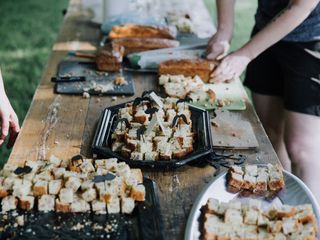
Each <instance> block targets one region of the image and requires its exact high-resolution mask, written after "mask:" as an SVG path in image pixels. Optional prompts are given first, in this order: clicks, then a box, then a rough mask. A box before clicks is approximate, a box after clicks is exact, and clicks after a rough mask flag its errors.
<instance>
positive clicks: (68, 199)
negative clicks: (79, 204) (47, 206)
mask: <svg viewBox="0 0 320 240" xmlns="http://www.w3.org/2000/svg"><path fill="white" fill-rule="evenodd" d="M73 196H74V192H73V190H72V189H71V188H62V189H61V190H60V194H59V198H60V202H61V203H72V202H73V199H74V197H73Z"/></svg>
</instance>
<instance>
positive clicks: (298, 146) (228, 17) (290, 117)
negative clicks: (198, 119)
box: [207, 0, 320, 202]
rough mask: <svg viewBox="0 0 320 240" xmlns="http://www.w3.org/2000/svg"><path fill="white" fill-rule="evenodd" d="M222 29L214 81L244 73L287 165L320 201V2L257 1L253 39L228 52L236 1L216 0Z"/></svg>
mask: <svg viewBox="0 0 320 240" xmlns="http://www.w3.org/2000/svg"><path fill="white" fill-rule="evenodd" d="M216 1H217V9H218V28H217V32H216V34H215V35H214V36H213V37H212V38H211V40H210V41H209V43H208V47H207V58H208V59H216V58H218V59H222V60H221V64H220V65H219V67H218V68H217V69H216V70H215V71H214V72H213V74H212V77H213V79H214V81H215V82H223V81H226V80H229V79H231V78H233V77H239V76H240V75H241V73H242V72H243V71H244V70H245V69H246V67H247V71H246V77H245V82H244V84H245V85H246V86H248V87H249V88H250V89H251V91H252V99H253V103H254V106H255V109H256V111H257V114H258V116H259V118H260V120H261V122H262V124H263V126H264V128H265V130H266V132H267V134H268V136H269V138H270V140H271V142H272V144H273V146H274V148H275V150H276V152H277V154H278V157H279V159H280V161H281V163H282V165H283V166H284V168H285V169H287V170H289V171H291V169H293V170H294V172H295V174H297V175H298V176H299V177H300V178H301V179H302V180H303V181H304V182H305V183H306V184H307V185H308V186H309V187H310V189H311V190H312V191H313V193H314V195H315V196H316V198H317V200H318V201H319V202H320V188H319V185H318V184H319V182H320V174H319V172H320V157H319V155H320V151H319V149H320V148H319V146H320V145H319V144H320V3H319V0H258V9H257V12H256V15H255V27H254V29H253V32H252V38H251V39H250V40H249V41H248V42H247V43H246V44H245V45H244V46H242V47H241V48H240V49H238V50H236V51H234V52H232V53H230V54H227V51H228V49H229V44H230V41H231V38H232V33H233V22H234V5H235V0H216Z"/></svg>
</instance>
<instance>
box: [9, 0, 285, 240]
mask: <svg viewBox="0 0 320 240" xmlns="http://www.w3.org/2000/svg"><path fill="white" fill-rule="evenodd" d="M81 3H82V1H80V0H71V1H70V5H69V9H68V13H67V15H66V17H65V21H64V24H63V26H62V28H61V31H60V33H59V37H58V39H57V41H56V43H55V44H54V46H53V51H52V53H51V56H50V58H49V61H48V64H47V66H46V68H45V70H44V73H43V76H42V80H41V82H40V84H39V86H38V88H37V90H36V92H35V95H34V98H33V101H32V104H31V107H30V109H29V112H28V114H27V116H26V118H25V120H24V123H23V126H22V130H21V133H20V135H19V137H18V139H17V142H16V144H15V146H14V149H13V151H12V153H11V156H10V159H9V163H11V164H17V165H21V164H23V163H24V161H26V160H36V159H48V158H49V157H50V156H51V155H55V156H57V157H60V158H62V159H70V158H71V157H72V156H74V155H76V154H79V153H81V154H83V155H84V156H86V157H92V153H91V151H90V146H91V142H92V137H93V134H94V132H95V126H96V123H97V120H98V118H99V116H100V113H101V111H102V110H103V109H104V108H105V107H107V106H111V105H114V104H116V103H121V102H124V101H128V100H129V99H132V98H133V97H132V98H122V97H119V98H118V100H117V101H112V100H111V97H91V98H90V99H85V98H82V97H79V96H67V95H63V96H62V95H56V94H54V92H53V87H54V85H53V84H52V83H51V82H50V79H51V77H52V76H54V75H55V73H56V69H57V64H58V63H59V62H60V61H61V60H64V59H66V56H67V54H66V53H67V51H69V50H82V51H86V50H88V51H92V50H94V49H95V46H97V45H98V42H99V40H100V30H99V27H98V26H96V25H95V24H93V23H90V21H89V18H90V14H89V13H88V12H87V11H85V10H83V9H82V4H81ZM135 86H136V96H140V95H141V93H142V92H143V91H144V90H151V89H154V90H157V91H159V90H160V88H159V87H158V86H157V82H156V81H154V80H152V78H151V77H150V76H148V75H139V74H137V76H136V77H135ZM246 106H247V110H246V111H239V112H233V113H232V114H236V115H238V117H239V118H241V119H244V120H247V121H249V122H250V123H251V125H252V127H253V129H254V132H255V135H256V137H257V139H258V142H259V148H258V149H257V150H250V151H249V150H247V151H237V153H242V154H246V155H247V156H248V159H249V162H252V163H266V162H268V163H279V162H278V159H277V157H276V154H275V152H274V150H273V148H272V146H271V144H270V142H269V140H268V138H267V136H266V133H265V131H264V130H263V128H262V126H261V123H260V121H259V119H258V117H257V115H256V113H255V111H254V109H253V106H252V105H251V103H250V102H249V100H248V99H247V100H246ZM213 173H214V169H213V168H212V167H210V166H207V167H203V168H198V167H191V166H185V167H181V168H179V169H177V170H175V171H160V172H159V171H150V170H144V174H145V175H146V176H147V177H149V178H151V179H153V180H154V181H155V182H156V183H157V185H158V189H159V198H160V205H161V209H162V217H163V220H164V225H165V226H164V227H165V228H164V229H165V236H166V237H167V239H182V237H183V234H184V230H185V224H186V221H187V218H188V215H189V211H190V209H191V207H192V204H193V202H194V200H195V198H196V197H197V195H198V194H199V192H200V191H201V189H202V188H203V187H204V185H205V184H206V183H207V182H208V181H209V180H210V179H212V177H213Z"/></svg>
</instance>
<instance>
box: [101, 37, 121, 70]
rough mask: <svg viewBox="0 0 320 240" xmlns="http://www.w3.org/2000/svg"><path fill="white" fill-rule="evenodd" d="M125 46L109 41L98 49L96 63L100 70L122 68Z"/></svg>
mask: <svg viewBox="0 0 320 240" xmlns="http://www.w3.org/2000/svg"><path fill="white" fill-rule="evenodd" d="M123 55H124V47H123V46H121V45H119V44H115V43H109V44H107V45H105V46H104V47H103V48H100V49H99V50H98V51H97V55H96V64H97V69H98V70H99V71H109V72H117V71H120V69H121V63H122V59H123Z"/></svg>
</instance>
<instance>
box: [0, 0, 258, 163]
mask: <svg viewBox="0 0 320 240" xmlns="http://www.w3.org/2000/svg"><path fill="white" fill-rule="evenodd" d="M205 2H206V3H207V5H208V7H209V9H210V13H211V14H212V16H214V15H215V6H214V2H215V0H205ZM67 5H68V0H23V1H21V0H10V1H4V0H2V1H0V16H1V21H0V36H1V41H0V66H1V69H2V72H3V75H4V80H5V85H6V90H7V94H8V96H9V98H10V100H11V103H12V105H13V107H14V109H15V110H16V112H17V114H18V116H19V119H20V123H22V122H23V119H24V117H25V115H26V113H27V111H28V108H29V105H30V102H31V100H32V96H33V94H34V91H35V89H36V87H37V85H38V82H39V80H40V78H41V74H42V71H43V69H44V66H45V64H46V62H47V59H48V56H49V53H50V51H51V47H52V44H53V42H54V40H55V38H56V36H57V33H58V31H59V27H60V25H61V23H62V21H63V16H62V10H63V9H65V8H66V7H67ZM255 7H256V1H252V0H239V1H237V5H236V11H237V17H236V30H235V34H234V39H233V42H232V49H235V48H237V47H239V46H241V45H242V44H243V43H244V42H245V41H247V40H248V38H249V34H250V31H251V28H252V25H253V14H254V9H255ZM26 151H28V149H26ZM9 153H10V152H9V151H8V150H7V149H6V148H5V147H2V148H0V165H1V164H3V163H4V162H5V161H6V160H7V158H8V156H9Z"/></svg>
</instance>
